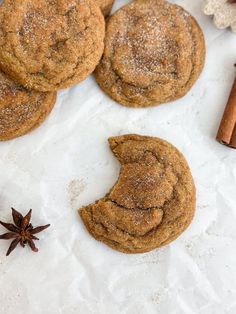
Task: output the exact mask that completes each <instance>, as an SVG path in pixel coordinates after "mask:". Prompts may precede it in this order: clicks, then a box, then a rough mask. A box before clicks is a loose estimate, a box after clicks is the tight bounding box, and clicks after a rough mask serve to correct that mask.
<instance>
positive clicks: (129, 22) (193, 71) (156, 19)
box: [95, 0, 205, 107]
mask: <svg viewBox="0 0 236 314" xmlns="http://www.w3.org/2000/svg"><path fill="white" fill-rule="evenodd" d="M204 61H205V44H204V37H203V34H202V31H201V29H200V27H199V26H198V24H197V22H196V21H195V19H194V18H193V17H192V16H191V15H190V14H189V13H188V12H186V11H185V10H184V9H183V8H181V7H180V6H177V5H174V4H170V3H168V2H166V1H164V0H136V1H134V2H132V3H131V4H128V5H126V6H124V7H122V8H121V9H120V10H118V11H116V12H115V14H114V15H112V16H111V17H110V18H109V21H108V24H107V30H106V36H105V50H104V53H103V58H102V60H101V61H100V63H99V65H98V67H97V68H96V71H95V77H96V80H97V82H98V84H99V85H100V87H101V88H102V89H103V91H104V92H105V93H107V94H108V95H109V96H110V97H111V98H113V99H114V100H116V101H117V102H119V103H121V104H123V105H125V106H129V107H148V106H153V105H158V104H161V103H165V102H169V101H172V100H175V99H177V98H180V97H182V96H184V95H185V94H186V93H187V92H188V91H189V90H190V88H191V87H192V85H193V84H194V82H195V81H196V80H197V78H198V77H199V75H200V73H201V71H202V68H203V65H204Z"/></svg>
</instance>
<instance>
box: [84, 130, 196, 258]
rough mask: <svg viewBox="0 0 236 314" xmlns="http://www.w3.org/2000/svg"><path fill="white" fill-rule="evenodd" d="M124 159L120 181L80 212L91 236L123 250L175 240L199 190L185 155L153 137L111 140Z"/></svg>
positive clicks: (139, 250) (146, 248)
mask: <svg viewBox="0 0 236 314" xmlns="http://www.w3.org/2000/svg"><path fill="white" fill-rule="evenodd" d="M109 143H110V147H111V150H112V151H113V153H114V155H115V156H116V157H117V158H118V160H119V162H120V163H121V170H120V175H119V178H118V180H117V182H116V184H115V185H114V186H113V187H112V189H111V190H110V192H109V193H108V194H107V195H106V196H105V197H104V198H102V199H100V200H98V201H96V202H95V203H94V204H91V205H88V206H86V207H83V208H81V209H80V210H79V214H80V216H81V218H82V220H83V222H84V224H85V226H86V228H87V230H88V231H89V232H90V233H91V235H92V236H93V237H94V238H95V239H97V240H99V241H102V242H104V243H105V244H107V245H108V246H110V247H111V248H113V249H115V250H118V251H121V252H124V253H143V252H148V251H150V250H153V249H155V248H158V247H161V246H163V245H166V244H168V243H170V242H171V241H173V240H175V239H176V238H177V237H178V236H179V235H180V234H181V233H182V232H183V231H184V230H185V229H186V228H187V227H188V225H189V224H190V222H191V221H192V218H193V215H194V211H195V202H196V196H195V194H196V192H195V185H194V182H193V178H192V175H191V172H190V169H189V167H188V164H187V162H186V160H185V158H184V157H183V155H182V154H181V153H180V152H179V151H178V150H177V149H176V148H175V147H174V146H173V145H171V144H170V143H168V142H166V141H164V140H162V139H159V138H155V137H148V136H141V135H133V134H131V135H123V136H118V137H113V138H110V139H109Z"/></svg>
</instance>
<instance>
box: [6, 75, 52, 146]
mask: <svg viewBox="0 0 236 314" xmlns="http://www.w3.org/2000/svg"><path fill="white" fill-rule="evenodd" d="M55 101H56V93H54V92H53V93H41V92H36V91H30V90H26V89H25V88H24V87H21V86H19V85H16V84H15V83H14V82H13V81H11V80H10V79H8V78H7V77H6V76H5V75H4V74H3V73H2V72H0V141H6V140H10V139H13V138H15V137H18V136H21V135H24V134H26V133H28V132H29V131H31V130H32V129H35V128H36V127H38V126H39V125H40V124H41V123H42V122H43V121H44V120H45V119H46V117H47V116H48V114H49V113H50V112H51V110H52V108H53V106H54V104H55Z"/></svg>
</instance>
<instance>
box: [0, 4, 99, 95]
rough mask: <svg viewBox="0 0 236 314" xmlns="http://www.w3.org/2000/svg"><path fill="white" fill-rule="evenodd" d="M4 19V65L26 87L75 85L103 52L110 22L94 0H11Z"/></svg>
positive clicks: (0, 37) (2, 10) (1, 12)
mask: <svg viewBox="0 0 236 314" xmlns="http://www.w3.org/2000/svg"><path fill="white" fill-rule="evenodd" d="M9 12H10V14H9ZM0 20H1V24H0V47H1V49H0V67H1V68H2V69H3V71H4V72H5V73H7V74H8V75H9V76H10V77H11V78H12V79H13V80H14V81H17V82H18V83H19V84H21V85H23V86H25V87H26V88H30V89H36V90H38V91H55V90H58V89H61V88H66V87H69V86H71V85H73V84H75V83H78V82H80V81H82V80H84V79H85V78H86V77H87V76H88V75H89V74H90V73H91V72H93V70H94V68H95V67H96V65H97V64H98V62H99V60H100V58H101V55H102V52H103V47H104V44H103V39H104V32H105V23H104V17H103V15H102V13H101V10H100V9H99V7H98V6H97V4H96V3H95V2H94V1H93V0H37V1H31V0H24V1H22V0H14V1H12V0H5V1H4V2H3V4H2V5H1V7H0Z"/></svg>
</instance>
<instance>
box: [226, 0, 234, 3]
mask: <svg viewBox="0 0 236 314" xmlns="http://www.w3.org/2000/svg"><path fill="white" fill-rule="evenodd" d="M228 3H236V0H228Z"/></svg>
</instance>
